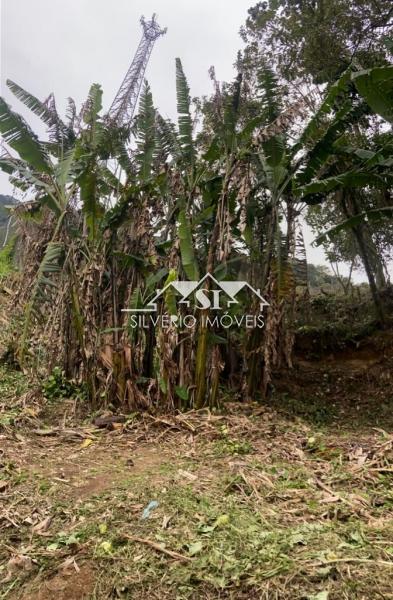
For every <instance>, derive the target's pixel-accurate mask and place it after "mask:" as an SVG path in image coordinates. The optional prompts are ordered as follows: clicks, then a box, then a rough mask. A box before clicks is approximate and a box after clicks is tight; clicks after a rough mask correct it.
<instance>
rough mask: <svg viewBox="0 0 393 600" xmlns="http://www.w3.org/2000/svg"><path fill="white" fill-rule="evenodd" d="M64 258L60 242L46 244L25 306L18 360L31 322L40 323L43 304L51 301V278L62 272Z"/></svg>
mask: <svg viewBox="0 0 393 600" xmlns="http://www.w3.org/2000/svg"><path fill="white" fill-rule="evenodd" d="M63 257H64V244H63V243H62V242H54V241H51V242H49V243H48V245H47V247H46V250H45V254H44V257H43V259H42V261H41V263H40V266H39V267H38V271H37V274H36V277H35V281H34V284H33V289H32V292H31V295H30V300H29V302H28V304H27V306H26V310H25V317H24V323H23V332H22V337H21V341H20V350H19V352H20V360H21V362H23V358H24V355H25V352H26V346H27V338H28V334H29V331H30V327H31V324H32V321H33V320H37V321H40V320H42V318H43V313H42V311H43V310H44V306H45V303H46V302H48V301H49V300H51V298H52V293H51V292H53V290H54V289H56V288H57V285H56V283H55V281H53V279H52V277H55V276H56V275H58V274H59V273H60V272H61V270H62V261H63Z"/></svg>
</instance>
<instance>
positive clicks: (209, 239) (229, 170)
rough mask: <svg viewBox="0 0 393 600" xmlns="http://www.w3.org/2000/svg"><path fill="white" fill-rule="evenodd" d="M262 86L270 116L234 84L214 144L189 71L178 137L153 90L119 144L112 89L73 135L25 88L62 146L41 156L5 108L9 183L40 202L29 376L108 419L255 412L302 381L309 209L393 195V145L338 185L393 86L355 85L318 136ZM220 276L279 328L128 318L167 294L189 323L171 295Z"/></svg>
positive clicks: (24, 338)
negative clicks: (359, 132)
mask: <svg viewBox="0 0 393 600" xmlns="http://www.w3.org/2000/svg"><path fill="white" fill-rule="evenodd" d="M375 77H377V79H378V82H379V83H378V86H379V87H378V86H376V87H375V89H374V88H371V87H370V85H369V82H370V81H371V79H372V78H375ZM258 80H259V81H258V90H257V91H256V94H255V98H256V100H255V102H254V114H255V113H256V116H254V117H253V118H247V119H245V118H244V114H245V113H244V110H243V109H244V107H243V106H242V102H244V99H243V98H244V97H243V94H242V85H243V82H242V76H241V74H239V76H238V77H237V79H236V81H235V82H234V83H233V85H232V86H230V87H229V88H227V89H225V90H223V89H221V87H220V86H219V85H218V84H216V86H215V94H214V96H213V98H212V100H211V103H210V114H209V115H208V117H207V116H206V118H205V122H203V123H202V128H201V131H199V133H198V134H196V133H195V131H194V129H195V128H194V122H193V115H192V107H191V100H190V93H189V88H188V84H187V81H186V78H185V75H184V72H183V68H182V65H181V62H180V60H177V61H176V89H177V110H178V123H177V124H176V125H175V124H174V123H172V122H170V121H168V120H165V119H164V118H163V117H162V116H161V115H160V114H159V113H158V112H157V110H156V109H155V108H154V105H153V99H152V95H151V92H150V89H149V86H148V85H147V84H146V85H145V87H144V90H143V93H142V97H141V101H140V110H139V114H138V116H137V118H136V119H135V121H134V122H133V123H131V124H130V127H127V128H118V127H117V126H116V124H114V123H113V122H111V121H110V120H109V119H108V118H106V116H105V115H102V103H101V99H102V91H101V88H100V87H99V86H98V85H93V86H92V87H91V90H90V92H89V96H88V99H87V101H86V103H85V104H84V105H83V107H82V110H81V111H80V112H79V113H77V111H76V109H75V105H74V103H73V102H72V101H70V104H69V108H68V111H67V118H66V120H62V119H61V118H60V116H59V115H58V113H57V110H56V106H55V103H54V100H53V98H51V99H50V101H49V102H48V101H47V102H45V103H43V102H41V101H39V100H38V99H37V98H35V97H34V96H32V95H31V94H29V93H28V92H26V91H25V90H23V89H22V88H21V87H19V86H18V85H16V84H15V83H13V82H8V85H9V87H10V89H11V91H12V92H14V94H15V95H16V97H17V98H18V99H19V100H21V101H22V102H23V103H24V104H25V105H26V106H28V108H30V109H31V110H32V111H33V113H35V114H36V115H37V116H39V117H40V118H41V119H42V121H43V122H44V123H45V125H46V126H47V130H48V136H47V139H46V140H45V141H42V140H40V139H39V138H38V136H37V135H36V134H35V133H34V132H33V131H32V130H31V129H30V127H29V126H28V124H27V123H26V121H25V120H24V119H23V118H22V117H21V116H20V115H18V114H16V113H15V112H13V111H12V109H11V108H10V107H9V106H8V105H7V104H6V102H5V101H4V100H2V99H0V131H1V133H2V135H3V139H4V141H5V143H6V147H7V148H8V150H7V151H6V152H5V153H4V154H3V155H2V157H1V159H0V167H1V168H2V169H3V170H4V171H6V172H7V173H8V174H9V176H10V180H11V181H12V182H13V184H14V185H15V186H17V187H18V188H20V189H22V190H23V191H25V192H26V193H27V194H28V199H29V202H27V203H25V204H22V205H20V206H19V207H18V208H17V209H16V218H17V220H18V224H19V234H18V235H19V244H18V246H17V247H18V248H19V249H20V250H19V251H20V253H21V263H22V265H23V268H22V272H21V277H20V279H19V284H18V287H17V289H16V290H15V300H16V302H15V312H16V314H19V315H20V318H21V320H22V328H21V330H19V332H18V339H17V359H18V361H19V362H20V364H21V365H22V366H23V367H24V368H26V369H27V368H33V369H35V370H36V371H38V372H41V371H42V372H43V373H45V372H48V371H50V370H51V369H52V368H53V367H54V366H55V365H60V366H61V367H62V368H63V369H64V370H65V372H66V374H67V376H68V377H70V378H72V379H75V380H77V381H78V382H83V383H84V384H85V385H86V388H87V390H88V394H89V398H90V400H91V403H92V405H93V406H95V407H102V406H105V405H107V404H109V403H111V404H112V405H117V406H119V407H121V409H122V410H131V409H132V410H134V409H148V408H153V407H154V408H157V409H161V410H173V409H185V408H189V407H192V406H194V407H197V408H201V407H203V406H206V405H209V406H210V407H214V406H217V405H218V404H219V401H220V387H223V386H228V385H229V386H230V387H231V388H232V389H233V390H234V391H237V392H238V393H239V394H241V395H242V397H256V395H258V394H262V395H266V393H267V392H268V390H269V386H270V384H271V379H272V372H273V371H274V369H276V368H279V367H280V366H283V365H285V366H291V353H292V347H293V340H294V337H293V330H292V329H293V315H294V310H295V303H296V299H297V296H298V293H299V289H300V287H301V286H306V285H307V266H306V260H305V252H304V244H303V241H302V235H301V228H300V225H299V215H300V214H301V210H302V207H303V206H304V202H322V201H323V200H324V197H326V194H328V193H330V192H331V190H332V189H335V188H340V189H351V188H353V187H355V186H362V185H363V186H364V185H376V186H382V187H385V188H389V186H391V176H390V175H389V172H388V165H389V164H390V163H389V160H390V161H391V158H388V156H389V157H391V147H390V146H389V147H386V148H381V149H379V150H378V151H377V152H374V153H373V155H372V156H371V154H370V153H368V154H367V156H366V154H362V149H358V148H348V147H346V149H345V152H346V154H347V155H350V156H351V157H353V162H352V168H351V170H350V171H349V172H346V173H340V174H338V175H337V174H335V168H336V166H337V164H339V162H340V160H341V154H342V151H343V144H344V141H345V135H346V132H347V131H348V129H349V128H350V127H352V126H353V125H354V124H355V123H356V122H357V120H359V119H360V118H362V117H363V116H364V115H365V114H367V113H370V112H371V111H373V110H374V111H375V112H377V113H380V114H381V115H382V116H383V117H385V118H386V114H385V108H386V107H385V105H384V104H383V103H382V100H381V98H380V97H379V96H378V94H379V95H381V93H382V92H381V90H382V91H383V90H386V88H387V87H389V85H390V82H391V81H392V69H391V68H389V67H385V68H384V70H383V71H378V72H377V70H375V69H374V70H373V71H367V72H361V73H353V72H352V71H351V70H348V71H347V72H346V73H345V74H344V75H343V76H342V77H341V79H340V80H339V81H338V82H337V83H336V84H335V85H334V86H332V87H331V88H330V89H329V90H328V91H327V92H326V96H325V99H324V101H323V103H322V105H321V107H320V108H319V110H318V112H317V113H316V114H315V115H312V116H311V118H309V120H308V123H307V124H306V126H305V127H303V128H302V125H303V122H304V120H305V119H306V114H305V110H304V107H303V106H302V105H301V104H300V105H299V104H297V105H295V106H291V107H289V108H286V109H284V108H283V107H282V106H281V102H280V91H279V88H278V85H277V81H276V78H275V76H274V73H273V72H272V71H271V70H270V69H269V67H268V66H267V65H264V64H263V63H262V62H261V68H260V71H259V77H258ZM376 94H377V96H376ZM381 106H382V108H381ZM255 107H256V108H255ZM390 115H391V113H390ZM212 122H213V123H214V129H212V128H211V126H210V125H209V123H212ZM299 130H301V133H300V134H299V133H298V132H299ZM289 134H291V135H289ZM293 136H295V137H296V139H295V140H294V139H293ZM355 157H360V158H362V157H364V158H362V160H361V163H360V164H359V162H356V160H355ZM207 273H209V274H211V275H213V276H214V277H215V279H216V280H217V281H225V280H236V279H239V278H241V279H247V281H248V282H249V284H250V285H251V286H253V288H254V289H259V290H260V291H261V293H262V294H263V296H264V297H265V298H266V299H267V300H268V302H269V305H270V306H269V309H268V312H267V315H266V319H265V327H264V328H263V329H260V328H254V329H253V330H251V331H249V330H243V329H233V330H232V329H225V328H222V327H220V326H219V325H215V326H213V327H207V325H206V323H207V322H208V321H209V319H208V317H209V316H211V314H210V313H211V310H212V309H211V308H210V307H209V306H207V307H205V308H203V309H202V310H197V309H194V313H195V325H194V326H193V327H192V328H181V327H178V326H177V324H176V319H171V318H169V321H168V323H169V326H166V327H163V326H161V325H159V324H158V321H157V324H156V325H155V324H154V321H149V323H148V325H147V326H146V327H134V326H133V325H134V323H135V320H133V318H132V314H133V313H131V312H125V309H126V311H130V310H131V311H132V310H134V311H135V310H138V309H141V308H143V307H144V306H146V304H147V303H148V302H149V301H150V300H151V299H152V298H153V297H154V296H155V294H156V290H157V288H160V289H166V290H167V291H166V293H164V294H163V295H162V297H161V300H160V302H159V306H158V312H159V314H160V315H168V316H169V317H175V316H176V315H178V314H179V311H180V313H181V311H182V310H183V309H182V307H180V308H179V304H176V297H175V296H174V294H173V292H171V288H170V286H168V284H170V283H171V282H172V281H175V280H176V281H178V280H180V281H186V280H190V281H197V280H199V279H200V278H201V277H203V276H204V275H205V274H207ZM210 281H211V280H210V279H207V280H206V291H207V292H209V287H210ZM243 309H244V310H247V312H248V313H250V314H256V313H257V311H258V306H257V304H256V303H255V300H253V299H252V298H248V297H247V298H246V297H245V298H244V299H243Z"/></svg>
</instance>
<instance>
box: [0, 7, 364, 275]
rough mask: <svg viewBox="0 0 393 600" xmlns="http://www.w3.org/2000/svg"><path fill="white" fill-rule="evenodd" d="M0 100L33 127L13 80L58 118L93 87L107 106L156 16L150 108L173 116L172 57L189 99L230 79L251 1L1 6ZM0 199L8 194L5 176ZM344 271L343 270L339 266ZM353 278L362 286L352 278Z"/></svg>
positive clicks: (316, 256)
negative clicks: (159, 32) (49, 102)
mask: <svg viewBox="0 0 393 600" xmlns="http://www.w3.org/2000/svg"><path fill="white" fill-rule="evenodd" d="M0 2H1V12H0V20H1V41H0V48H1V62H0V68H1V72H0V77H1V78H0V85H1V95H2V96H3V97H4V98H5V99H6V100H7V102H9V103H11V104H12V106H13V108H14V109H15V110H17V111H18V112H21V113H22V114H24V115H25V116H27V115H29V122H30V123H31V124H32V125H33V127H34V128H35V129H36V128H37V126H38V122H37V121H36V120H35V117H34V115H33V117H31V116H30V115H31V113H30V114H29V111H25V109H24V107H23V105H22V104H21V103H19V102H18V101H17V100H16V98H15V97H14V96H13V95H12V94H11V93H10V92H9V91H8V89H7V87H6V85H5V81H6V79H8V78H9V79H12V80H13V81H15V82H16V83H18V84H19V85H21V86H22V87H23V88H25V89H27V90H28V91H29V92H31V93H32V94H34V95H35V96H37V97H38V98H40V99H42V100H43V99H45V98H47V96H48V95H49V94H50V93H51V92H53V93H54V94H55V97H56V102H57V106H58V110H59V112H60V113H63V111H64V108H65V105H66V99H67V97H69V96H71V97H72V98H74V100H75V101H76V104H77V106H80V104H81V103H82V102H83V101H84V100H85V99H86V96H87V93H88V90H89V87H90V85H91V84H92V83H100V84H101V85H102V87H103V90H104V98H103V102H104V108H108V107H109V106H110V104H111V102H112V100H113V97H114V95H115V94H116V92H117V90H118V88H119V86H120V84H121V82H122V80H123V77H124V75H125V73H126V71H127V69H128V67H129V65H130V63H131V60H132V57H133V54H134V52H135V50H136V47H137V45H138V43H139V40H140V37H141V26H140V23H139V18H140V17H141V15H145V17H146V18H149V17H150V16H151V15H152V13H153V12H156V13H157V15H158V22H159V24H160V25H161V27H167V28H168V32H167V34H166V35H165V36H164V37H161V38H159V39H158V41H157V42H156V45H155V47H154V49H153V53H152V56H151V59H150V62H149V65H148V68H147V72H146V78H147V79H148V81H149V83H150V86H151V88H152V92H153V99H154V103H155V106H156V107H157V108H159V110H160V112H161V114H163V116H168V117H171V118H172V119H174V118H175V116H176V91H175V58H176V57H180V58H181V60H182V63H183V68H184V70H185V73H186V75H187V78H188V82H189V85H190V88H191V95H192V96H201V95H204V94H209V93H210V92H211V91H212V86H211V81H210V79H209V76H208V69H209V67H210V66H211V65H214V67H215V69H216V75H217V78H218V79H219V80H221V81H229V80H231V79H232V78H233V77H234V75H235V71H234V69H233V64H234V62H235V59H236V53H237V50H238V49H239V48H241V47H242V41H241V39H240V36H239V29H240V27H241V25H242V24H243V23H244V21H245V19H246V17H247V9H248V8H249V7H250V6H252V5H254V4H255V2H256V0H255V1H253V0H112V1H111V2H110V1H108V0H0ZM0 193H2V194H12V188H11V186H10V184H9V183H8V180H7V178H6V176H5V175H4V174H2V173H1V174H0ZM313 238H314V236H313V234H312V233H311V231H305V239H306V244H307V249H308V259H309V261H310V262H313V263H314V264H324V263H326V261H325V259H324V254H323V251H322V250H321V249H319V248H318V249H316V248H311V247H310V243H311V241H312V239H313ZM343 272H346V270H345V267H344V266H343ZM356 280H364V277H363V276H362V274H360V273H359V274H357V276H356Z"/></svg>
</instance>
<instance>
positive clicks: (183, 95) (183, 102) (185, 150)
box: [176, 58, 195, 166]
mask: <svg viewBox="0 0 393 600" xmlns="http://www.w3.org/2000/svg"><path fill="white" fill-rule="evenodd" d="M176 93H177V112H178V124H179V137H180V145H181V148H182V154H183V157H184V159H185V161H186V162H187V163H188V165H190V166H191V165H192V164H193V163H194V160H195V149H194V142H193V138H192V129H193V126H192V119H191V111H190V105H191V99H190V88H189V87H188V83H187V79H186V77H185V75H184V71H183V67H182V64H181V61H180V58H177V59H176Z"/></svg>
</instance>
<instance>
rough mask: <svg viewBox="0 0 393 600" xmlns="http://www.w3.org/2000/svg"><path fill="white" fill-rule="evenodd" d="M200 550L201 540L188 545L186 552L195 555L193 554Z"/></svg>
mask: <svg viewBox="0 0 393 600" xmlns="http://www.w3.org/2000/svg"><path fill="white" fill-rule="evenodd" d="M201 550H202V542H194V543H193V544H190V545H189V546H188V554H189V555H190V556H195V554H199V552H200V551H201Z"/></svg>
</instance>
